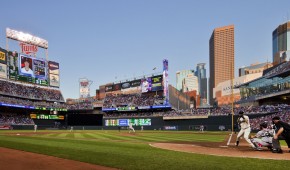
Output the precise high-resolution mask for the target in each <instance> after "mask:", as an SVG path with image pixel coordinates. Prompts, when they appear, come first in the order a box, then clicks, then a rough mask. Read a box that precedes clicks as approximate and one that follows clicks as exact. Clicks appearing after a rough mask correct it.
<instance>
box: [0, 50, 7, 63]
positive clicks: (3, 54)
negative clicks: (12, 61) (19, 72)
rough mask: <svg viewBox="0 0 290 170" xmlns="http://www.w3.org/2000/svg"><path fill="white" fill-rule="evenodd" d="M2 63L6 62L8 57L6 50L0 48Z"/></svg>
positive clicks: (0, 60) (0, 61)
mask: <svg viewBox="0 0 290 170" xmlns="http://www.w3.org/2000/svg"><path fill="white" fill-rule="evenodd" d="M0 63H3V64H6V63H7V57H6V50H4V49H2V48H0Z"/></svg>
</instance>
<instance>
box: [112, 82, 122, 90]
mask: <svg viewBox="0 0 290 170" xmlns="http://www.w3.org/2000/svg"><path fill="white" fill-rule="evenodd" d="M119 90H121V83H118V84H114V85H113V91H119Z"/></svg>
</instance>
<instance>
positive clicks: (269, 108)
mask: <svg viewBox="0 0 290 170" xmlns="http://www.w3.org/2000/svg"><path fill="white" fill-rule="evenodd" d="M285 110H290V106H288V105H285V104H281V105H276V106H273V105H262V106H245V107H236V108H234V114H235V115H237V114H238V113H239V112H240V111H243V112H245V114H247V115H249V114H267V113H274V112H282V111H285ZM139 114H140V112H137V113H136V112H125V113H121V112H118V113H104V116H105V117H132V116H133V117H138V116H139ZM231 114H232V109H231V107H219V108H208V109H192V110H174V109H172V110H170V111H163V112H160V111H159V112H144V113H142V116H164V117H181V116H228V115H231ZM140 115H141V114H140Z"/></svg>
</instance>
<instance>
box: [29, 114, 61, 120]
mask: <svg viewBox="0 0 290 170" xmlns="http://www.w3.org/2000/svg"><path fill="white" fill-rule="evenodd" d="M30 118H31V119H55V120H64V116H63V115H45V114H30Z"/></svg>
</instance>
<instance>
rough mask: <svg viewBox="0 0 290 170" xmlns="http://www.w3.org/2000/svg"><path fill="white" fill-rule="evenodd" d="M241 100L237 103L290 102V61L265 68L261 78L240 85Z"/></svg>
mask: <svg viewBox="0 0 290 170" xmlns="http://www.w3.org/2000/svg"><path fill="white" fill-rule="evenodd" d="M238 88H239V89H240V95H241V100H240V101H238V102H237V104H245V105H248V104H250V105H253V104H254V105H265V104H271V105H273V104H282V103H285V104H290V100H289V99H290V61H288V62H283V63H280V64H278V65H276V66H274V67H272V68H269V69H267V70H264V72H263V76H262V77H261V78H258V79H255V80H252V81H250V82H247V83H244V84H242V85H240V86H238Z"/></svg>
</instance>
